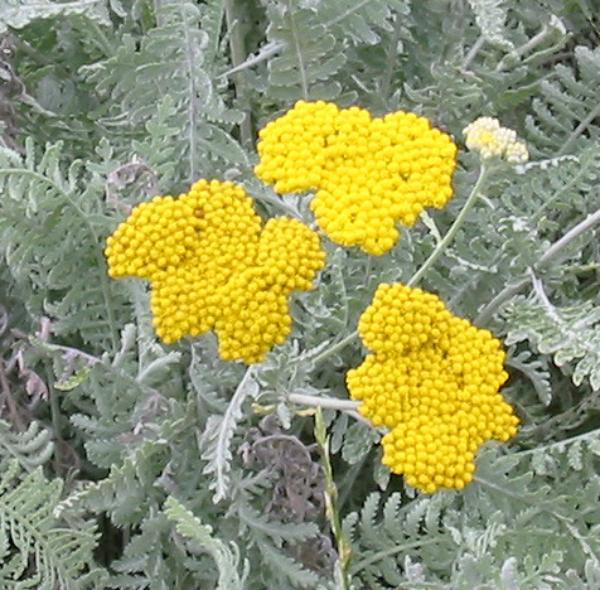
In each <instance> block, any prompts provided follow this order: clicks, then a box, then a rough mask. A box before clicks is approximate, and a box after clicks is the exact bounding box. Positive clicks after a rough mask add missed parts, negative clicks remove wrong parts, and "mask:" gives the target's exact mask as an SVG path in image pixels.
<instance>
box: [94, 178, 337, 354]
mask: <svg viewBox="0 0 600 590" xmlns="http://www.w3.org/2000/svg"><path fill="white" fill-rule="evenodd" d="M261 226H262V223H261V220H260V218H259V217H258V215H257V214H256V213H255V211H254V206H253V201H252V199H251V198H250V197H249V196H248V195H247V194H246V192H245V191H244V189H243V188H242V187H240V186H236V185H235V184H233V183H231V182H220V181H217V180H213V181H207V180H199V181H198V182H196V183H195V184H194V185H193V186H192V187H191V189H190V191H189V192H188V193H184V194H182V195H179V197H177V198H174V197H171V196H165V197H155V198H154V199H152V201H150V202H146V203H141V204H139V205H138V206H137V207H135V208H134V209H133V211H132V212H131V214H130V216H129V217H128V219H126V220H125V221H124V222H122V223H121V224H120V225H119V227H118V228H117V229H116V230H115V232H114V234H113V235H112V236H111V237H109V238H108V240H107V246H106V250H105V253H106V257H107V259H108V266H109V274H110V276H111V277H114V278H119V277H125V276H133V277H140V278H144V279H148V280H149V281H150V282H151V284H152V294H151V308H152V314H153V316H154V319H153V322H154V327H155V329H156V332H157V334H158V336H159V337H160V338H161V339H162V340H163V341H164V342H166V343H168V344H169V343H172V342H175V341H176V340H178V339H180V338H182V337H183V336H185V335H192V336H196V335H199V334H202V333H204V332H206V331H208V330H211V329H214V330H215V331H216V332H217V335H218V336H219V353H220V355H221V357H222V358H225V359H243V360H245V361H246V362H249V363H250V362H257V361H260V360H262V358H263V357H264V355H265V354H266V352H268V350H269V349H270V348H271V346H273V344H275V343H280V342H283V340H285V338H286V337H287V335H288V334H289V331H290V326H291V320H290V318H289V311H288V307H287V297H288V296H289V294H290V292H291V291H292V290H294V289H310V288H311V287H312V281H313V279H314V275H315V273H316V272H317V271H318V270H320V269H321V268H322V267H323V265H324V261H325V256H324V254H323V252H322V251H321V248H320V244H319V238H318V236H317V235H316V234H315V233H314V232H312V231H311V230H310V229H309V228H308V227H306V226H305V225H303V224H302V223H301V222H299V221H296V220H292V219H285V218H278V219H271V220H269V222H268V223H267V224H266V226H265V228H264V229H263V228H262V227H261ZM282 261H283V263H282ZM249 277H253V278H252V280H250V278H249ZM240 285H242V291H240Z"/></svg>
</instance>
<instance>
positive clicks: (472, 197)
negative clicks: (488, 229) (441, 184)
mask: <svg viewBox="0 0 600 590" xmlns="http://www.w3.org/2000/svg"><path fill="white" fill-rule="evenodd" d="M488 175H489V168H487V167H486V165H485V162H482V163H481V169H480V170H479V178H478V179H477V182H476V183H475V185H474V186H473V189H472V190H471V193H470V194H469V196H468V197H467V200H466V202H465V204H464V206H463V208H462V210H461V212H460V213H459V214H458V216H457V217H456V219H455V220H454V223H453V224H452V226H451V227H450V229H449V230H448V232H447V233H446V235H445V236H444V237H443V238H442V240H441V241H440V242H439V243H438V244H437V246H436V247H435V249H434V250H433V252H432V253H431V254H430V255H429V258H428V259H427V260H426V261H425V263H424V264H423V266H421V268H420V269H419V270H418V271H417V272H416V273H415V274H414V275H413V276H412V277H411V278H410V279H409V281H408V283H407V284H408V286H409V287H412V286H414V285H416V284H417V283H418V282H419V281H420V280H421V279H422V278H423V276H424V275H425V273H426V272H427V271H428V270H429V269H430V268H431V267H432V266H433V264H434V263H435V262H436V260H437V259H438V258H439V257H440V256H441V255H442V253H443V252H444V250H445V249H446V248H447V247H448V246H449V245H450V243H451V242H452V240H453V239H454V237H455V236H456V234H457V232H458V230H459V229H460V228H461V226H462V224H463V222H464V220H465V218H466V217H467V215H468V214H469V211H470V210H471V209H472V207H473V205H474V204H475V202H476V201H477V197H478V196H479V193H480V192H481V187H482V186H483V185H484V183H485V181H486V179H487V177H488Z"/></svg>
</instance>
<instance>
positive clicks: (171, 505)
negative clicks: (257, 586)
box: [164, 496, 249, 590]
mask: <svg viewBox="0 0 600 590" xmlns="http://www.w3.org/2000/svg"><path fill="white" fill-rule="evenodd" d="M164 511H165V514H166V515H167V516H168V518H169V519H170V520H172V521H173V522H174V523H175V528H176V530H177V532H178V533H180V534H181V535H183V536H184V537H186V538H187V539H189V540H190V541H192V542H194V543H195V544H198V545H200V547H202V548H203V549H205V550H206V551H208V553H210V555H211V557H212V558H213V559H214V561H215V564H216V565H217V568H218V570H219V585H218V586H217V588H216V590H243V589H244V580H245V577H246V575H247V571H248V567H249V565H248V563H247V562H245V564H244V572H245V573H244V574H243V575H241V576H240V574H239V572H238V569H239V566H240V553H239V549H238V547H237V545H236V544H235V543H229V544H226V543H223V541H221V540H220V539H218V538H216V537H215V536H214V535H213V530H212V527H210V526H208V525H205V524H202V522H201V520H200V519H199V518H197V517H196V516H194V515H193V514H192V513H191V512H190V511H189V510H188V509H187V508H185V506H183V505H182V504H181V503H179V502H178V501H177V500H176V499H175V498H173V497H172V496H170V497H168V498H167V499H166V501H165V504H164Z"/></svg>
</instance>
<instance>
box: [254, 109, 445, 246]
mask: <svg viewBox="0 0 600 590" xmlns="http://www.w3.org/2000/svg"><path fill="white" fill-rule="evenodd" d="M259 138H260V140H259V142H258V146H257V149H258V153H259V155H260V162H259V164H258V165H257V166H256V168H255V172H256V174H257V176H258V177H259V178H261V179H262V180H264V181H266V182H269V183H273V184H274V185H275V190H276V191H278V192H280V193H286V192H297V191H304V190H309V189H314V190H316V194H315V196H314V198H313V200H312V201H311V204H310V206H311V209H312V211H313V212H314V214H315V217H316V220H317V223H318V224H319V226H320V227H321V229H322V230H323V231H324V232H325V233H326V234H327V235H328V236H329V237H330V238H331V239H332V240H333V241H335V242H337V243H338V244H342V245H344V246H354V245H356V246H359V247H360V248H362V249H363V250H364V251H365V252H368V253H369V254H383V253H384V252H387V251H388V250H389V249H390V248H391V247H392V246H393V245H394V244H395V243H396V241H397V239H398V236H399V232H398V229H397V227H396V223H397V222H400V223H402V224H403V225H406V226H412V225H413V224H414V223H415V221H416V219H417V216H418V215H419V213H420V212H421V211H422V210H423V209H424V208H425V207H430V206H433V207H442V206H443V205H445V204H446V202H447V201H448V199H449V198H450V197H451V196H452V173H453V171H454V167H455V156H456V146H455V144H454V143H453V141H452V139H451V138H450V137H449V136H448V135H447V134H445V133H443V132H441V131H439V130H438V129H434V128H432V127H431V126H430V124H429V121H428V120H427V119H425V118H424V117H419V116H417V115H415V114H413V113H405V112H402V111H398V112H395V113H390V114H388V115H385V116H384V117H382V118H373V117H372V116H371V115H370V114H369V112H368V111H366V110H364V109H361V108H358V107H351V108H348V109H341V108H338V107H337V106H336V105H335V104H332V103H326V102H322V101H317V102H305V101H299V102H298V103H296V105H295V106H294V108H293V109H291V110H290V111H288V112H287V113H286V114H285V115H283V116H281V117H279V118H278V119H275V120H274V121H271V122H270V123H268V124H267V125H266V126H265V127H264V128H263V129H262V130H261V131H260V133H259Z"/></svg>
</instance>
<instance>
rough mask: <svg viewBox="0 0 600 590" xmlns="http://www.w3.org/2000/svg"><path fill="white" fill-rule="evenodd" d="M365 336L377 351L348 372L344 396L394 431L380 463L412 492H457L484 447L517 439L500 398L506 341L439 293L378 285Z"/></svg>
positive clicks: (363, 323)
mask: <svg viewBox="0 0 600 590" xmlns="http://www.w3.org/2000/svg"><path fill="white" fill-rule="evenodd" d="M359 334H360V336H361V338H362V340H363V342H364V344H365V345H366V346H367V347H368V348H369V349H371V350H372V351H373V352H372V353H371V354H368V355H367V356H366V358H365V360H364V362H363V363H362V365H360V366H359V367H357V368H356V369H351V370H350V371H348V374H347V377H346V381H347V384H348V389H349V391H350V395H351V397H352V399H355V400H360V401H361V402H362V403H361V405H360V406H359V412H360V413H361V414H362V415H363V416H365V417H366V418H368V419H369V420H370V421H371V422H372V423H373V424H374V425H375V426H386V427H387V428H389V430H390V431H389V432H388V433H387V434H386V435H385V436H384V437H383V439H382V444H383V451H384V454H383V463H384V464H385V465H387V466H388V467H389V468H390V469H391V470H392V472H394V473H397V474H404V476H405V478H406V481H407V483H408V484H409V485H412V486H414V487H416V488H419V489H421V490H422V491H425V492H428V493H431V492H434V491H435V490H437V489H438V488H440V487H446V488H458V489H460V488H462V487H464V486H465V485H466V484H467V483H469V482H470V481H471V480H472V479H473V472H474V471H475V464H474V457H475V453H476V452H477V449H478V448H479V447H480V446H481V445H482V444H483V443H484V442H485V441H486V440H488V439H496V440H500V441H506V440H508V439H509V438H511V437H512V436H514V435H515V433H516V428H517V424H518V422H519V420H518V418H517V417H516V416H515V415H514V412H513V408H512V407H511V406H510V405H509V404H508V403H507V402H506V401H505V400H504V398H503V397H502V395H501V394H500V393H499V389H500V386H501V385H502V384H503V383H504V382H505V381H506V379H507V378H508V374H507V373H506V372H505V371H504V368H503V363H504V356H505V355H504V352H503V350H502V348H501V343H500V341H499V340H497V339H496V338H494V336H493V335H492V334H491V333H490V332H489V331H488V330H483V329H480V328H476V327H475V326H473V325H472V324H471V323H470V322H468V321H467V320H464V319H461V318H459V317H456V316H454V315H453V314H452V313H450V312H449V311H448V310H447V309H446V307H445V305H444V303H443V302H442V301H441V300H440V299H439V297H437V296H436V295H433V294H431V293H427V292H425V291H423V290H421V289H416V288H411V287H407V286H405V285H402V284H386V283H384V284H381V285H380V286H379V287H378V289H377V291H376V293H375V296H374V298H373V301H372V303H371V305H370V306H369V307H368V308H367V309H366V310H365V311H364V312H363V314H362V316H361V318H360V322H359Z"/></svg>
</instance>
